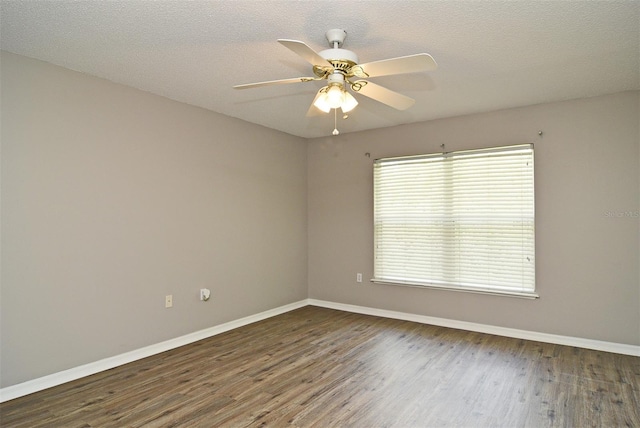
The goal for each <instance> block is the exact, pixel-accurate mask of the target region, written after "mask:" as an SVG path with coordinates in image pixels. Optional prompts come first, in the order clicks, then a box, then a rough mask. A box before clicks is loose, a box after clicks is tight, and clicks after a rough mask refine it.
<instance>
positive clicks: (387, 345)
mask: <svg viewBox="0 0 640 428" xmlns="http://www.w3.org/2000/svg"><path fill="white" fill-rule="evenodd" d="M639 379H640V358H638V357H631V356H624V355H618V354H611V353H606V352H599V351H590V350H584V349H579V348H572V347H567V346H560V345H551V344H543V343H538V342H530V341H525V340H518V339H508V338H503V337H498V336H491V335H486V334H480V333H472V332H466V331H460V330H454V329H447V328H442V327H435V326H428V325H423V324H416V323H411V322H406V321H397V320H391V319H385V318H377V317H372V316H365V315H357V314H351V313H347V312H341V311H335V310H330V309H324V308H317V307H312V306H307V307H305V308H302V309H298V310H295V311H292V312H289V313H286V314H284V315H280V316H277V317H274V318H270V319H268V320H265V321H261V322H258V323H255V324H251V325H249V326H245V327H242V328H239V329H236V330H233V331H230V332H227V333H224V334H221V335H218V336H215V337H213V338H210V339H206V340H203V341H200V342H197V343H194V344H191V345H188V346H184V347H182V348H179V349H175V350H172V351H169V352H165V353H163V354H159V355H156V356H153V357H150V358H146V359H144V360H140V361H137V362H134V363H131V364H127V365H125V366H121V367H118V368H116V369H112V370H109V371H106V372H103V373H99V374H96V375H93V376H90V377H87V378H84V379H80V380H77V381H74V382H70V383H67V384H64V385H60V386H57V387H55V388H51V389H48V390H46V391H42V392H39V393H36V394H32V395H29V396H26V397H21V398H18V399H15V400H12V401H8V402H6V403H3V404H1V405H0V423H1V425H2V426H3V427H41V426H42V427H44V426H46V427H108V426H115V427H124V426H126V427H140V426H145V427H171V426H196V427H200V426H202V427H220V426H223V427H226V426H228V427H244V426H274V427H279V426H296V427H312V426H313V427H330V426H345V427H386V426H394V427H427V426H448V427H460V426H465V427H467V426H468V427H482V426H503V427H545V426H559V427H589V426H594V427H618V426H629V427H631V426H635V427H639V426H640V384H639Z"/></svg>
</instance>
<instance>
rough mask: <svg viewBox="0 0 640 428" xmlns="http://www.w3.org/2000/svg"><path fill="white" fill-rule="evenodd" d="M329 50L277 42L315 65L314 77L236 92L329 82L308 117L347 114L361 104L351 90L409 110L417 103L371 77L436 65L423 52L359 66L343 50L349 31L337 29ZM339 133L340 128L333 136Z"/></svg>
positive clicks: (252, 85)
mask: <svg viewBox="0 0 640 428" xmlns="http://www.w3.org/2000/svg"><path fill="white" fill-rule="evenodd" d="M326 37H327V41H328V42H329V46H331V48H330V49H325V50H323V51H321V52H319V53H317V52H316V51H314V50H313V49H311V48H310V47H309V46H307V45H306V44H305V43H304V42H301V41H298V40H289V39H278V42H279V43H280V44H282V45H283V46H285V47H287V48H289V49H290V50H291V51H293V52H294V53H296V54H298V55H299V56H300V57H302V59H304V60H305V61H307V62H308V63H309V64H311V65H312V66H313V74H314V77H295V78H292V79H282V80H271V81H267V82H258V83H249V84H245V85H237V86H234V88H235V89H248V88H257V87H261V86H271V85H280V84H287V83H300V82H312V81H316V80H326V81H327V85H326V86H324V87H322V88H321V89H320V90H319V91H318V93H317V94H316V97H315V99H314V100H313V102H312V103H311V107H310V108H309V111H308V112H307V116H311V115H313V114H314V113H315V112H316V111H317V110H319V111H322V112H324V113H329V112H330V111H331V109H333V110H334V120H337V119H335V118H336V117H337V109H341V110H342V113H344V114H345V118H346V113H348V112H350V111H351V110H353V109H354V108H355V107H356V106H357V105H358V101H357V100H356V98H355V97H354V96H353V95H352V94H351V93H350V92H349V91H348V88H351V90H352V91H353V92H354V93H356V94H362V95H364V96H365V97H369V98H371V99H373V100H376V101H379V102H381V103H383V104H386V105H388V106H390V107H393V108H395V109H397V110H406V109H408V108H409V107H411V106H412V105H413V104H414V103H415V100H414V99H413V98H409V97H407V96H405V95H402V94H399V93H397V92H394V91H391V90H389V89H387V88H385V87H383V86H380V85H377V84H375V83H372V82H369V81H368V80H364V79H368V78H371V77H380V76H389V75H393V74H405V73H416V72H422V71H432V70H435V69H436V68H437V64H436V62H435V60H434V59H433V57H431V55H429V54H426V53H420V54H415V55H409V56H402V57H397V58H390V59H385V60H381V61H374V62H369V63H365V64H358V56H357V55H356V54H355V53H354V52H352V51H350V50H347V49H343V48H342V44H343V43H344V39H345V38H346V37H347V32H346V31H344V30H339V29H334V30H329V31H327V33H326ZM337 134H338V129H337V127H336V128H335V129H334V131H333V135H337Z"/></svg>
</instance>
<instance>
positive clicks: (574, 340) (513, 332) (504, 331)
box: [308, 299, 640, 357]
mask: <svg viewBox="0 0 640 428" xmlns="http://www.w3.org/2000/svg"><path fill="white" fill-rule="evenodd" d="M308 303H309V305H312V306H320V307H323V308H330V309H337V310H340V311H346V312H354V313H357V314H364V315H374V316H378V317H384V318H394V319H399V320H403V321H413V322H417V323H421V324H431V325H437V326H441V327H449V328H457V329H460V330H467V331H475V332H478V333H487V334H495V335H496V336H505V337H513V338H516V339H526V340H533V341H536V342H545V343H553V344H556V345H567V346H575V347H578V348H586V349H594V350H597V351H605V352H613V353H616V354H624V355H633V356H636V357H640V346H637V345H627V344H623V343H614V342H603V341H600V340H592V339H583V338H580V337H571V336H560V335H556V334H548V333H538V332H535V331H528V330H518V329H515V328H507V327H497V326H493V325H487V324H476V323H473V322H467V321H456V320H451V319H446V318H436V317H429V316H426V315H416V314H409V313H406V312H396V311H388V310H386V309H376V308H369V307H366V306H356V305H348V304H344V303H335V302H328V301H325V300H316V299H308Z"/></svg>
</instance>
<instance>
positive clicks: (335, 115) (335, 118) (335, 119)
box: [333, 108, 340, 135]
mask: <svg viewBox="0 0 640 428" xmlns="http://www.w3.org/2000/svg"><path fill="white" fill-rule="evenodd" d="M339 133H340V131H338V109H337V108H334V109H333V135H338V134H339Z"/></svg>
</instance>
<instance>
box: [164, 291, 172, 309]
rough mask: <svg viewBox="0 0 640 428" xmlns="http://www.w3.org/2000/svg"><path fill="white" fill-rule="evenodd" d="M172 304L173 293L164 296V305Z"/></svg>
mask: <svg viewBox="0 0 640 428" xmlns="http://www.w3.org/2000/svg"><path fill="white" fill-rule="evenodd" d="M172 306H173V295H171V294H167V295H166V296H164V307H165V308H170V307H172Z"/></svg>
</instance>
